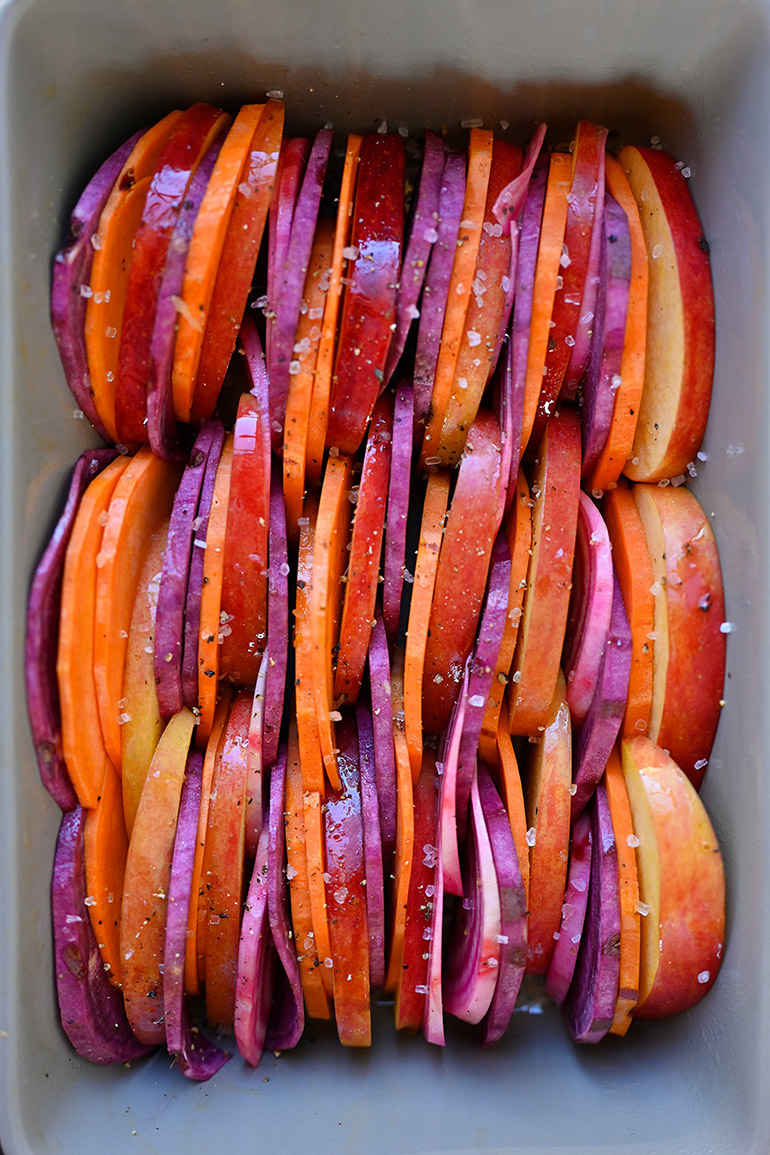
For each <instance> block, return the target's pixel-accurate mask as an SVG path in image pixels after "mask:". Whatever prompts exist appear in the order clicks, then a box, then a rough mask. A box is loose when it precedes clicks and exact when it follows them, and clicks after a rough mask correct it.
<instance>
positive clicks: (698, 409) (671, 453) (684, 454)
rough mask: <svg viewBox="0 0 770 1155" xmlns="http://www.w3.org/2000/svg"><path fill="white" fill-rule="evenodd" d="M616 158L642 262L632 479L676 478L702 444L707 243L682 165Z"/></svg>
mask: <svg viewBox="0 0 770 1155" xmlns="http://www.w3.org/2000/svg"><path fill="white" fill-rule="evenodd" d="M618 160H619V161H620V163H621V165H622V166H623V168H624V169H625V171H626V175H627V176H628V180H629V184H630V185H631V191H632V192H633V194H634V197H635V198H636V202H637V204H638V206H639V216H640V218H641V222H642V229H643V231H644V239H645V242H646V245H647V256H648V259H649V289H648V293H649V295H648V309H647V355H646V362H645V372H644V392H643V393H642V401H641V406H640V410H639V419H638V423H637V426H636V435H635V437H634V444H633V448H632V450H631V456H630V459H629V461H628V462H627V463H626V466H625V469H624V473H625V474H626V476H628V477H630V478H631V479H632V480H633V481H660V480H661V479H662V478H667V477H676V476H678V475H679V474H683V473H684V472H685V470H686V467H687V463H688V462H689V461H692V460H693V458H694V457H695V454H696V452H697V450H698V447H699V446H700V443H701V441H702V440H703V433H704V430H705V428H706V420H707V418H708V412H709V404H710V401H711V386H712V382H713V376H714V290H713V286H712V283H711V267H710V264H709V257H708V243H707V241H706V240H705V238H704V236H703V228H702V226H701V223H700V220H699V219H698V214H697V211H696V209H695V205H694V204H693V200H692V196H691V195H690V190H689V188H688V187H687V181H686V179H685V178H684V177H683V176H682V171H681V167H680V166H679V165H678V164H677V163H676V162H675V161H674V158H673V157H671V156H669V155H668V154H667V153H665V152H661V151H660V150H658V149H652V148H635V147H632V146H627V147H626V148H624V149H622V151H621V152H620V154H619V156H618Z"/></svg>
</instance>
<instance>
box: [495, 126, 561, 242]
mask: <svg viewBox="0 0 770 1155" xmlns="http://www.w3.org/2000/svg"><path fill="white" fill-rule="evenodd" d="M547 127H548V126H547V125H545V124H539V125H538V126H537V128H536V129H535V135H534V136H533V137H532V139H531V140H530V142H529V144H528V145H527V154H526V156H525V157H524V167H523V168H522V170H521V172H520V173H519V175H518V176H517V177H514V179H513V180H512V181H510V183H509V184H507V185H506V186H505V188H504V189H503V190H502V192H501V193H500V195H499V196H498V198H497V200H496V201H495V203H494V206H493V208H492V212H493V213H494V214H495V216H496V217H497V219H498V221H499V223H500V224H501V225H502V226H503V228H505V226H506V225H508V227H509V228H510V229H511V231H513V228H514V226H515V224H516V222H517V221H518V219H519V217H520V216H521V212H522V209H523V208H524V205H525V203H526V200H527V196H528V193H529V184H530V181H531V179H532V174H533V172H534V169H535V165H536V163H537V160H538V157H539V156H540V152H541V149H542V147H543V141H544V140H545V134H546V132H547Z"/></svg>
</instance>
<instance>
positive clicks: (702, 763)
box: [694, 758, 709, 770]
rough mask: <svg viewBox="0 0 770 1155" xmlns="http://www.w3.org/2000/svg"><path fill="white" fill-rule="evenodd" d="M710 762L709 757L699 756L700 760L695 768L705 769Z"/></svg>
mask: <svg viewBox="0 0 770 1155" xmlns="http://www.w3.org/2000/svg"><path fill="white" fill-rule="evenodd" d="M708 764H709V760H708V758H699V759H698V761H697V762H696V763H695V767H694V769H696V770H705V768H706V767H707V766H708Z"/></svg>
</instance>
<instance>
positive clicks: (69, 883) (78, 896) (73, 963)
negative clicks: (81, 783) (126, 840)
mask: <svg viewBox="0 0 770 1155" xmlns="http://www.w3.org/2000/svg"><path fill="white" fill-rule="evenodd" d="M85 821H86V811H85V810H83V808H82V807H80V806H77V807H76V808H75V809H74V810H70V811H69V812H68V813H66V814H64V815H63V816H62V822H61V827H60V828H59V837H58V841H57V843H56V853H55V855H54V864H53V878H52V881H51V913H52V916H53V933H54V965H55V968H56V994H57V997H58V1000H59V1014H60V1017H61V1024H62V1027H63V1028H64V1032H65V1034H66V1035H67V1038H68V1039H69V1041H70V1042H71V1043H72V1046H73V1047H74V1048H75V1050H76V1051H77V1053H78V1054H79V1055H80V1056H81V1058H84V1059H89V1060H90V1061H91V1062H92V1063H103V1064H107V1063H127V1062H130V1061H132V1060H133V1059H139V1058H141V1057H142V1056H143V1055H148V1054H149V1053H150V1051H151V1050H152V1048H151V1047H148V1046H146V1045H145V1044H144V1043H140V1042H139V1040H138V1039H137V1038H136V1036H135V1035H134V1034H133V1032H132V1030H131V1028H130V1026H129V1024H128V1019H127V1018H126V1012H125V1009H124V1006H123V996H122V995H121V993H120V990H119V989H118V988H117V987H114V986H112V984H111V983H110V980H109V979H108V977H107V974H106V972H105V970H104V965H103V963H102V956H101V954H100V952H99V947H98V946H97V942H96V938H95V936H94V932H93V930H92V928H91V919H90V918H89V916H88V907H87V906H86V869H85V857H84V851H83V836H84V831H85Z"/></svg>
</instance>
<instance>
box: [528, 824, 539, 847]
mask: <svg viewBox="0 0 770 1155" xmlns="http://www.w3.org/2000/svg"><path fill="white" fill-rule="evenodd" d="M536 842H537V831H536V830H535V828H534V826H530V828H529V830H528V831H527V846H534V845H535V843H536Z"/></svg>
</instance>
